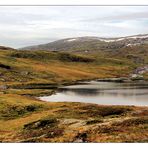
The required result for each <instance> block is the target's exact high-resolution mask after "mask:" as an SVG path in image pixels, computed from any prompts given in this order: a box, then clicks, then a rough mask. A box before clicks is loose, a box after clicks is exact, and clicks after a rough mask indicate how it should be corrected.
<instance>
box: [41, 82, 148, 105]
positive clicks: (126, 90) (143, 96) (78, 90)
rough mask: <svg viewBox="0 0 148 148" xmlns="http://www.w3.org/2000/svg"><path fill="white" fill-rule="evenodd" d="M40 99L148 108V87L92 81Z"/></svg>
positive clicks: (68, 87)
mask: <svg viewBox="0 0 148 148" xmlns="http://www.w3.org/2000/svg"><path fill="white" fill-rule="evenodd" d="M40 99H41V100H44V101H51V102H85V103H97V104H104V105H139V106H141V105H142V106H148V85H147V84H146V83H143V85H142V83H126V84H125V83H112V82H96V81H91V82H87V83H84V84H80V85H71V86H66V87H63V88H60V89H59V91H58V92H57V93H56V94H54V95H52V96H45V97H40Z"/></svg>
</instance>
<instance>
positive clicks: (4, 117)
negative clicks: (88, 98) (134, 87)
mask: <svg viewBox="0 0 148 148" xmlns="http://www.w3.org/2000/svg"><path fill="white" fill-rule="evenodd" d="M136 66H137V65H136V64H135V63H133V62H132V61H130V60H127V59H126V60H125V59H123V58H120V57H119V58H117V57H115V58H112V57H109V56H108V57H104V56H103V54H101V55H97V56H96V55H91V56H89V57H88V56H87V55H80V54H70V53H55V52H48V51H16V50H12V49H9V50H0V86H1V87H0V141H1V142H147V141H148V135H147V133H148V123H147V121H148V119H147V116H148V108H147V107H134V106H103V105H95V104H85V103H74V102H71V103H70V102H69V103H62V102H61V103H51V102H50V103H49V102H43V101H40V100H38V99H36V98H35V97H36V96H41V95H50V94H52V93H54V91H55V89H56V88H58V87H59V86H61V85H68V84H74V83H76V82H77V81H80V80H91V79H98V78H112V77H127V76H128V75H129V73H130V72H131V71H132V70H133V69H134V68H135V67H136Z"/></svg>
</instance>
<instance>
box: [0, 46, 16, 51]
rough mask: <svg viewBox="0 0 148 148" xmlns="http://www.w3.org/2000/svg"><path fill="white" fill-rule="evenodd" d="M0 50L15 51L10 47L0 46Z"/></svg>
mask: <svg viewBox="0 0 148 148" xmlns="http://www.w3.org/2000/svg"><path fill="white" fill-rule="evenodd" d="M0 50H15V49H13V48H11V47H5V46H0Z"/></svg>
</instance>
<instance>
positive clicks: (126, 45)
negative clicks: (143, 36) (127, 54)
mask: <svg viewBox="0 0 148 148" xmlns="http://www.w3.org/2000/svg"><path fill="white" fill-rule="evenodd" d="M137 45H141V44H140V43H135V44H127V45H126V46H130V47H132V46H137Z"/></svg>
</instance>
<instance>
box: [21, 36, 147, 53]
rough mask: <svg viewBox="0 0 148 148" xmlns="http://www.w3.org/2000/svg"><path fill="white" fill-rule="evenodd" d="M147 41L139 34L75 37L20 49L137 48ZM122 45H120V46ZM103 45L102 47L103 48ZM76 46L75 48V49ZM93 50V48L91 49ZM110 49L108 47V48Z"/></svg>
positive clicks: (145, 37)
mask: <svg viewBox="0 0 148 148" xmlns="http://www.w3.org/2000/svg"><path fill="white" fill-rule="evenodd" d="M145 40H146V41H147V42H146V43H148V34H138V35H132V36H125V37H112V38H110V37H109V38H104V37H96V36H83V37H73V38H64V39H60V40H56V41H53V42H49V43H46V44H39V45H33V46H28V47H23V48H20V49H24V50H50V51H52V50H53V51H56V50H67V49H68V48H69V49H71V48H77V46H78V45H79V46H81V47H82V48H83V46H82V44H84V43H85V44H88V46H90V45H92V46H96V44H97V45H99V46H100V48H102V47H104V46H105V44H114V46H115V44H118V46H119V48H121V47H125V46H137V45H141V44H143V43H145ZM119 44H120V45H119ZM101 45H102V46H101ZM74 46H75V47H74ZM89 48H91V46H90V47H89ZM107 48H108V47H107Z"/></svg>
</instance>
